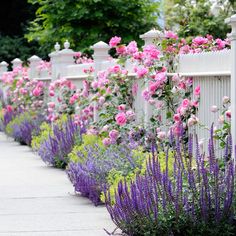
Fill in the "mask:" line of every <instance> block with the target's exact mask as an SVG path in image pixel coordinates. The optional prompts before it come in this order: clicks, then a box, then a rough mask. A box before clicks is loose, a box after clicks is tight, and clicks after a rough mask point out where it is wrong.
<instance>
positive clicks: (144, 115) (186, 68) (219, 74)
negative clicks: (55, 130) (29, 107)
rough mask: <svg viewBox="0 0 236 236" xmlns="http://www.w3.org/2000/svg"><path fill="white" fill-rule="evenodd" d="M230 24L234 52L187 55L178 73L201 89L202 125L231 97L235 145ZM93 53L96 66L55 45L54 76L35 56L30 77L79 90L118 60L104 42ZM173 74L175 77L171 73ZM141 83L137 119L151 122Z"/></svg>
mask: <svg viewBox="0 0 236 236" xmlns="http://www.w3.org/2000/svg"><path fill="white" fill-rule="evenodd" d="M228 23H229V24H230V25H231V26H232V33H231V34H230V35H229V37H230V39H231V50H222V51H216V52H203V53H198V54H187V55H180V56H179V59H178V60H179V67H178V70H177V73H178V74H179V75H181V76H191V77H193V85H194V87H195V86H197V85H200V86H201V100H200V106H199V107H200V109H199V112H198V117H199V119H200V122H201V123H202V124H205V125H208V126H209V125H211V123H212V122H213V121H215V122H216V121H217V117H214V115H213V114H212V113H210V107H211V106H212V105H217V106H221V100H222V97H223V96H230V97H231V112H232V136H233V140H234V143H236V142H235V140H236V139H235V138H236V106H235V104H236V15H234V16H232V17H231V18H230V19H228ZM140 37H141V38H142V39H143V40H144V42H145V45H150V44H152V43H153V41H154V39H155V40H161V39H162V38H163V33H161V32H159V31H157V30H151V31H149V32H147V33H145V34H143V35H141V36H140ZM92 48H93V50H94V54H93V59H94V62H93V63H86V64H76V63H75V61H74V58H73V56H74V51H73V50H72V49H70V44H69V42H68V41H66V42H65V43H64V49H62V50H60V45H59V44H58V43H57V44H56V45H55V51H54V52H52V53H50V54H49V56H50V62H51V65H52V72H51V75H49V74H48V72H47V71H40V72H39V71H38V69H37V68H38V66H39V64H40V62H41V58H39V57H37V56H32V57H31V58H29V63H30V64H29V66H30V77H31V78H37V79H38V80H42V81H48V82H50V81H53V80H56V79H58V78H62V77H63V78H66V79H68V80H72V81H73V83H74V84H75V85H76V86H77V88H81V87H82V81H83V80H84V79H86V77H87V75H86V74H85V73H84V69H88V68H90V67H93V68H94V69H95V72H94V76H96V75H97V73H98V72H99V71H101V70H105V69H107V68H108V67H110V66H112V65H115V64H116V60H115V59H111V58H110V56H109V54H108V51H109V45H108V44H106V43H104V42H98V43H96V44H94V45H93V46H92ZM12 64H13V67H16V66H19V65H21V64H22V61H21V60H20V59H18V58H16V59H14V60H13V61H12ZM7 66H8V65H7V63H6V62H1V63H0V76H1V74H2V73H4V72H5V71H7ZM134 66H135V65H134V64H133V63H132V62H130V61H128V62H127V63H126V69H127V70H128V71H129V76H130V77H133V76H135V74H134V71H133V68H134ZM170 75H172V74H170ZM137 83H138V84H139V91H138V95H137V97H136V99H135V109H136V112H137V114H136V115H137V120H138V121H141V120H144V121H146V122H147V121H148V117H150V115H151V112H152V108H151V107H150V105H149V104H147V103H146V102H145V101H144V99H143V98H142V96H141V90H142V89H141V85H142V86H144V85H143V83H142V82H141V81H140V80H137ZM206 132H208V131H204V130H198V135H199V138H204V137H206Z"/></svg>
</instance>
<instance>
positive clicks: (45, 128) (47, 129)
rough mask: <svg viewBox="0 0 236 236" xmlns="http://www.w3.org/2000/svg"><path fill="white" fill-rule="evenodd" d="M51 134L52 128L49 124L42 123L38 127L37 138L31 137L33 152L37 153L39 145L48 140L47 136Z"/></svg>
mask: <svg viewBox="0 0 236 236" xmlns="http://www.w3.org/2000/svg"><path fill="white" fill-rule="evenodd" d="M49 134H52V127H51V125H50V124H49V123H47V122H43V123H42V124H41V126H40V133H39V135H37V136H33V139H32V143H31V145H32V148H33V150H34V151H37V150H38V149H39V147H40V144H41V143H42V142H43V141H45V140H46V139H47V138H48V135H49Z"/></svg>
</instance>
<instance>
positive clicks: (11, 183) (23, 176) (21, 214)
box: [0, 133, 115, 236]
mask: <svg viewBox="0 0 236 236" xmlns="http://www.w3.org/2000/svg"><path fill="white" fill-rule="evenodd" d="M103 228H105V229H107V230H108V231H110V232H111V231H113V229H114V228H115V226H114V225H113V223H112V222H111V220H110V217H109V215H108V213H107V211H106V209H105V207H104V206H100V207H95V206H93V205H92V204H91V203H90V201H89V200H87V199H85V198H82V197H80V196H78V195H77V196H76V195H75V194H74V191H73V186H72V185H71V183H70V182H69V180H68V178H67V176H66V174H65V173H64V171H62V170H58V169H54V168H51V167H48V166H46V165H45V163H43V162H42V160H41V159H40V158H39V157H38V156H37V155H35V154H34V153H33V152H32V150H31V149H30V148H29V147H27V146H20V145H19V144H17V143H16V142H14V141H12V140H11V139H8V138H7V137H6V136H5V135H4V134H3V133H0V236H1V235H4V236H10V235H12V236H14V235H16V236H20V235H22V236H23V235H24V236H29V235H35V236H39V235H40V236H42V235H43V236H44V235H45V236H47V235H48V236H54V235H55V236H67V235H68V236H70V235H71V236H74V235H77V236H100V235H101V236H105V235H106V233H105V231H104V230H103Z"/></svg>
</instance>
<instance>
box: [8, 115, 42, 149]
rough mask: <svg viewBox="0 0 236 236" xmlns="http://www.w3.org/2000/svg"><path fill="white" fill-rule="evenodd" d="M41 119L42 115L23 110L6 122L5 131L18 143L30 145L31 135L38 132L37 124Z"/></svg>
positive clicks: (38, 124)
mask: <svg viewBox="0 0 236 236" xmlns="http://www.w3.org/2000/svg"><path fill="white" fill-rule="evenodd" d="M43 121H44V117H43V116H42V115H35V114H33V113H30V112H23V113H21V114H19V115H18V116H16V117H15V118H14V119H12V120H11V121H10V122H9V123H8V125H7V126H6V133H7V134H8V135H9V136H11V137H13V138H14V139H15V140H16V141H18V142H19V143H21V144H23V145H24V144H26V145H28V146H31V141H32V136H33V135H37V134H38V133H39V126H40V124H41V123H42V122H43Z"/></svg>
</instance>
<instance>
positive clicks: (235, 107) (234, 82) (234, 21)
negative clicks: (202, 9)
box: [226, 14, 236, 158]
mask: <svg viewBox="0 0 236 236" xmlns="http://www.w3.org/2000/svg"><path fill="white" fill-rule="evenodd" d="M226 23H228V24H229V25H230V26H231V28H232V31H231V33H230V34H229V35H228V37H229V39H230V40H231V85H230V87H231V91H230V97H231V98H230V99H231V134H232V141H233V147H234V146H235V145H236V14H235V15H233V16H231V17H230V18H228V19H226ZM233 156H234V158H235V150H234V151H233Z"/></svg>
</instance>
